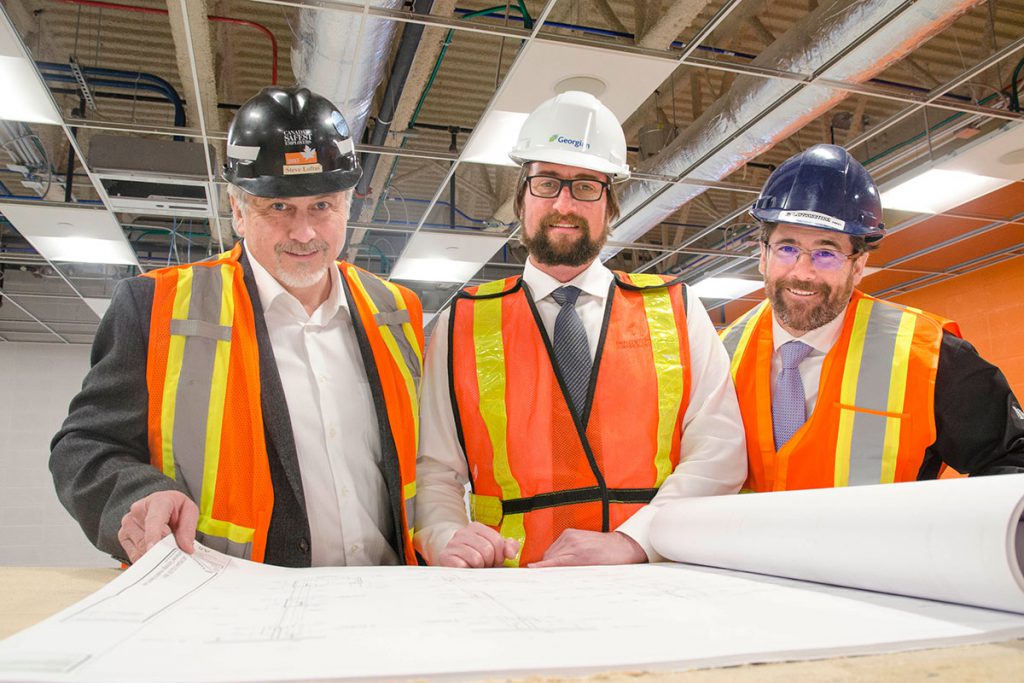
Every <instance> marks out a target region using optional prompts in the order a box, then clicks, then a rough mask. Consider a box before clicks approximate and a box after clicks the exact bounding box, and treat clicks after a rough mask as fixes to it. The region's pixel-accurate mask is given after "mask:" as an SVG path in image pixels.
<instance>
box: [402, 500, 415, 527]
mask: <svg viewBox="0 0 1024 683" xmlns="http://www.w3.org/2000/svg"><path fill="white" fill-rule="evenodd" d="M415 520H416V496H413V497H412V498H406V499H405V522H406V524H408V526H409V528H410V529H411V528H413V523H414V522H415Z"/></svg>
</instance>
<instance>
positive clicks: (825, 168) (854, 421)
mask: <svg viewBox="0 0 1024 683" xmlns="http://www.w3.org/2000/svg"><path fill="white" fill-rule="evenodd" d="M750 213H751V215H752V216H753V217H754V218H755V219H756V220H757V221H758V222H759V223H760V242H761V257H760V264H759V270H760V271H761V274H762V275H763V276H764V283H765V293H766V294H767V299H766V300H765V301H763V302H762V303H761V304H759V305H758V306H756V307H755V308H754V309H753V310H751V311H749V312H748V313H746V314H745V315H743V316H741V317H740V318H739V319H738V320H736V321H735V322H734V323H733V324H732V325H730V326H729V327H728V328H727V329H726V330H725V331H724V332H723V333H722V339H723V341H724V342H725V346H726V350H727V351H728V353H729V355H730V356H731V358H732V371H733V378H734V380H735V382H736V390H737V395H738V397H739V401H740V409H741V411H742V413H743V422H744V427H745V430H746V436H747V455H748V460H749V472H748V476H747V483H746V485H745V490H750V491H784V490H790V489H806V488H827V487H833V486H853V485H862V484H878V483H888V482H899V481H914V480H918V479H933V478H935V477H937V476H939V474H940V473H941V471H942V470H944V469H945V468H947V467H949V468H952V469H953V470H955V471H956V472H959V473H962V474H970V475H978V474H1001V473H1011V472H1022V471H1024V412H1022V411H1021V408H1020V404H1019V403H1018V402H1017V399H1016V398H1015V397H1014V395H1013V392H1012V391H1011V390H1010V387H1009V385H1008V384H1007V382H1006V378H1005V377H1004V376H1003V374H1002V372H1000V371H999V369H998V368H996V367H995V366H993V365H991V364H990V363H988V362H986V361H985V360H984V359H983V358H981V357H980V356H979V355H978V353H977V351H975V349H974V347H973V346H971V345H970V344H969V343H967V342H966V341H964V340H963V339H961V338H960V329H959V326H958V325H957V324H956V323H954V322H952V321H950V320H946V319H944V318H941V317H939V316H936V315H932V314H930V313H926V312H924V311H921V310H919V309H915V308H911V307H908V306H903V305H900V304H896V303H892V302H888V301H882V300H880V299H876V298H874V297H871V296H869V295H867V294H864V293H863V292H861V291H859V290H857V289H856V286H857V285H858V284H859V283H860V281H861V279H862V278H863V276H864V268H865V266H866V264H867V260H868V254H869V252H870V251H872V250H873V249H875V248H877V244H878V242H879V241H880V240H881V239H882V237H883V236H884V234H885V229H884V226H883V225H882V205H881V201H880V198H879V194H878V190H877V188H876V187H875V183H874V181H873V180H872V179H871V176H870V175H868V172H867V171H866V170H865V169H864V167H863V166H861V164H860V163H859V162H858V161H857V160H856V159H854V158H853V157H852V156H850V155H849V154H848V153H847V152H846V150H844V149H842V148H841V147H837V146H834V145H816V146H814V147H812V148H810V149H808V150H806V151H805V152H802V153H800V154H797V155H796V156H794V157H792V158H790V159H788V160H787V161H785V162H784V163H783V164H782V165H781V166H779V167H778V169H776V170H775V172H774V173H772V175H771V177H769V179H768V181H767V183H765V186H764V188H763V190H762V191H761V195H760V197H758V199H757V201H756V202H755V203H754V206H753V208H752V209H751V212H750Z"/></svg>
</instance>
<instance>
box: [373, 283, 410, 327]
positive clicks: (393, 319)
mask: <svg viewBox="0 0 1024 683" xmlns="http://www.w3.org/2000/svg"><path fill="white" fill-rule="evenodd" d="M367 291H369V290H367ZM375 303H376V302H375ZM378 308H380V307H379V306H378ZM373 319H374V320H376V321H377V325H378V326H381V325H396V326H397V325H401V324H402V323H408V322H412V318H410V317H409V311H407V310H405V309H402V310H401V311H380V312H379V313H377V314H376V315H375V316H373Z"/></svg>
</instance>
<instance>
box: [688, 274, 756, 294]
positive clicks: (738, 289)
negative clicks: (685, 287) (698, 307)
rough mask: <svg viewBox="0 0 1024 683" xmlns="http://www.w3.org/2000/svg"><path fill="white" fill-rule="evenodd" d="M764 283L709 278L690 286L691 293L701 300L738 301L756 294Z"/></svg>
mask: <svg viewBox="0 0 1024 683" xmlns="http://www.w3.org/2000/svg"><path fill="white" fill-rule="evenodd" d="M763 286H764V283H763V282H762V281H761V280H746V279H743V278H738V277H709V278H708V279H706V280H701V281H700V282H698V283H697V284H695V285H690V293H691V294H696V295H697V297H699V298H701V299H738V298H739V297H741V296H743V295H745V294H750V293H751V292H755V291H757V290H759V289H761V287H763Z"/></svg>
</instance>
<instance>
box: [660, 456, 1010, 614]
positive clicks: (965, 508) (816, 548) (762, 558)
mask: <svg viewBox="0 0 1024 683" xmlns="http://www.w3.org/2000/svg"><path fill="white" fill-rule="evenodd" d="M1022 515H1024V474H1012V475H1004V476H992V477H978V478H971V479H950V480H939V481H922V482H911V483H904V484H883V485H877V486H859V487H850V488H840V489H814V490H807V491H783V492H778V493H755V494H745V495H736V496H714V497H708V498H690V499H686V500H679V501H673V502H671V503H668V504H666V505H665V506H664V507H663V508H662V509H661V510H659V511H658V514H657V515H656V516H655V518H654V521H653V523H652V526H651V542H652V543H653V545H654V548H655V549H656V550H657V551H658V552H659V553H661V554H662V555H663V556H665V557H666V558H668V559H670V560H674V561H676V562H686V563H690V564H699V565H707V566H712V567H723V568H726V569H736V570H740V571H747V572H755V573H758V574H770V575H773V576H783V577H788V578H793V579H800V580H803V581H814V582H818V583H827V584H832V585H837V586H849V587H853V588H862V589H866V590H872V591H880V592H884V593H895V594H898V595H909V596H914V597H920V598H928V599H931V600H942V601H946V602H955V603H961V604H965V605H976V606H979V607H988V608H991V609H998V610H1006V611H1010V612H1019V613H1024V575H1022V567H1024V521H1022V519H1021V517H1022Z"/></svg>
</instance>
